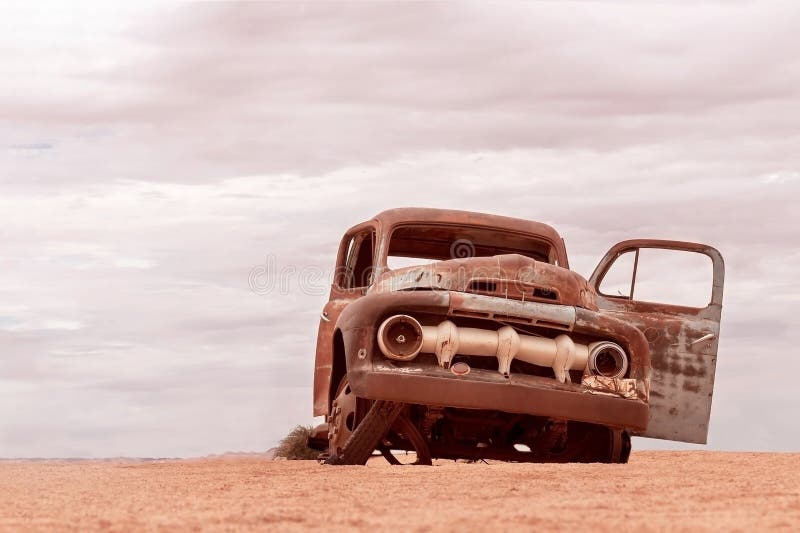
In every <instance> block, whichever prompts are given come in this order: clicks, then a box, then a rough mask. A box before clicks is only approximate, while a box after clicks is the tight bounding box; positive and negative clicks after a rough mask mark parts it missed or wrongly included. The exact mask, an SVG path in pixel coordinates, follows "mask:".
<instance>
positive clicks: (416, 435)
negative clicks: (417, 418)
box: [378, 414, 433, 466]
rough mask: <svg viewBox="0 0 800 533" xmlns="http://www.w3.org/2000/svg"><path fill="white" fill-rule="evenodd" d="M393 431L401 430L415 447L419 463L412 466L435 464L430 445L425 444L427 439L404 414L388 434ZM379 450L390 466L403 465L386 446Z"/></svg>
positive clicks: (396, 420)
mask: <svg viewBox="0 0 800 533" xmlns="http://www.w3.org/2000/svg"><path fill="white" fill-rule="evenodd" d="M392 430H395V431H398V430H399V431H400V432H402V433H405V435H406V437H407V438H408V440H409V442H410V443H411V445H412V446H413V447H414V452H415V453H416V454H417V461H416V462H414V463H411V464H413V465H423V466H431V465H432V464H433V461H432V460H431V451H430V449H429V448H428V443H427V442H425V437H423V436H422V434H421V433H420V432H419V430H418V429H417V428H416V426H414V424H413V423H412V422H411V420H409V419H408V417H407V416H405V415H403V414H401V415H399V416H398V417H397V418H396V419H395V421H394V424H393V425H392V427H391V428H390V430H389V432H388V433H391V432H392ZM378 449H379V450H380V451H381V455H383V457H384V458H385V459H386V461H387V462H388V463H389V464H390V465H396V466H402V465H403V463H401V462H400V461H399V460H398V459H397V457H395V456H394V455H392V451H391V450H390V449H389V448H387V447H386V446H383V445H381V446H380V447H379V448H378Z"/></svg>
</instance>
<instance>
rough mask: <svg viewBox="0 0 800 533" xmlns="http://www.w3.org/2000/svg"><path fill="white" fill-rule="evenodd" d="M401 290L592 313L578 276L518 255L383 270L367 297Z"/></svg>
mask: <svg viewBox="0 0 800 533" xmlns="http://www.w3.org/2000/svg"><path fill="white" fill-rule="evenodd" d="M407 290H450V291H458V292H470V293H475V294H485V295H489V296H500V297H505V298H512V299H515V300H525V301H539V302H545V303H554V304H556V303H557V304H564V305H575V306H578V307H584V308H587V309H593V310H596V309H597V305H596V303H595V293H594V291H593V290H592V289H591V287H590V286H589V284H588V282H587V281H586V279H584V278H583V277H582V276H580V275H578V274H576V273H575V272H573V271H571V270H569V269H566V268H562V267H559V266H556V265H551V264H549V263H545V262H542V261H536V260H534V259H531V258H529V257H525V256H523V255H518V254H507V255H496V256H492V257H471V258H467V259H451V260H449V261H437V262H435V263H431V264H428V265H420V266H412V267H406V268H400V269H396V270H386V271H384V272H383V273H382V274H380V275H379V276H378V278H377V279H376V282H375V283H374V284H373V285H372V287H371V288H370V290H369V292H371V293H386V292H393V291H407Z"/></svg>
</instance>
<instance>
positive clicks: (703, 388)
mask: <svg viewBox="0 0 800 533" xmlns="http://www.w3.org/2000/svg"><path fill="white" fill-rule="evenodd" d="M636 248H661V249H671V250H682V251H689V252H696V253H701V254H704V255H707V256H708V257H709V258H710V259H711V262H712V268H713V286H712V290H711V301H710V302H709V304H708V306H706V307H704V308H700V309H698V308H691V307H682V306H676V305H666V304H660V303H651V302H641V301H636V300H630V299H627V298H624V297H621V298H614V297H608V296H600V295H598V306H599V307H600V308H601V309H602V310H603V311H604V312H606V313H607V314H608V315H610V316H614V317H618V318H619V319H621V320H624V321H627V322H629V323H631V324H633V325H635V326H636V327H637V328H638V329H639V330H641V331H642V332H643V333H644V336H645V338H646V339H647V342H648V345H649V348H650V353H651V359H652V366H653V371H652V374H651V380H650V422H649V424H648V427H647V430H646V431H644V432H640V434H641V435H642V436H645V437H654V438H660V439H669V440H679V441H683V442H693V443H699V444H705V443H706V441H707V437H708V423H709V419H710V416H711V401H712V397H713V392H714V375H715V372H716V365H717V344H718V340H719V325H720V317H721V314H722V293H723V285H724V283H725V263H724V261H723V259H722V255H721V254H720V253H719V251H717V250H716V249H714V248H712V247H711V246H708V245H705V244H697V243H688V242H680V241H664V240H652V239H651V240H630V241H624V242H621V243H619V244H617V245H616V246H614V247H613V248H612V249H611V250H609V252H608V253H607V254H606V256H605V257H604V258H603V260H602V261H601V262H600V264H599V265H598V267H597V269H595V272H594V273H593V274H592V276H591V280H590V283H591V284H592V285H593V286H595V287H597V286H599V284H600V282H601V281H602V278H603V276H604V275H605V273H606V272H607V271H608V269H609V267H610V266H611V264H612V262H613V261H614V259H616V258H617V257H619V256H620V255H621V254H623V253H625V252H626V251H629V250H634V249H636ZM665 282H666V281H665Z"/></svg>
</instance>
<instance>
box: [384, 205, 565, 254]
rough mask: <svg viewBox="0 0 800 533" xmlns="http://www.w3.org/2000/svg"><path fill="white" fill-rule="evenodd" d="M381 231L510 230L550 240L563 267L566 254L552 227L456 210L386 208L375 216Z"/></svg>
mask: <svg viewBox="0 0 800 533" xmlns="http://www.w3.org/2000/svg"><path fill="white" fill-rule="evenodd" d="M374 220H376V221H377V222H378V223H379V224H380V225H381V227H382V228H383V231H387V230H390V229H391V228H393V227H394V226H397V225H399V224H414V223H423V224H431V223H433V224H435V223H440V224H465V225H470V226H482V227H489V228H502V229H507V230H511V231H519V232H523V233H530V234H533V235H537V236H540V237H543V238H545V239H546V240H548V241H550V242H551V243H552V244H553V246H555V248H556V250H558V253H559V256H560V257H559V259H560V262H563V263H565V264H566V262H567V253H566V250H565V248H564V241H563V240H562V239H561V235H559V233H558V232H557V231H556V230H555V228H553V227H552V226H549V225H547V224H544V223H542V222H536V221H534V220H525V219H522V218H512V217H506V216H502V215H490V214H487V213H475V212H472V211H460V210H457V209H434V208H429V207H399V208H395V209H388V210H386V211H383V212H381V213H378V214H377V215H375V217H374Z"/></svg>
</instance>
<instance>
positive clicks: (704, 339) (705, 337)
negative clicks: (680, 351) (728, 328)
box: [689, 333, 716, 346]
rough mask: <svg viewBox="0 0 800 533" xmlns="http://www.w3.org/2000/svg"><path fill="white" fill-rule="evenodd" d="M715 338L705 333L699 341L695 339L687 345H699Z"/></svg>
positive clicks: (711, 334) (713, 335)
mask: <svg viewBox="0 0 800 533" xmlns="http://www.w3.org/2000/svg"><path fill="white" fill-rule="evenodd" d="M715 337H716V335H715V334H713V333H706V334H705V335H703V336H702V337H700V338H699V339H695V340H693V341H692V342H691V343H689V346H694V345H695V344H699V343H701V342H705V341H710V340H713V339H714V338H715Z"/></svg>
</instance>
